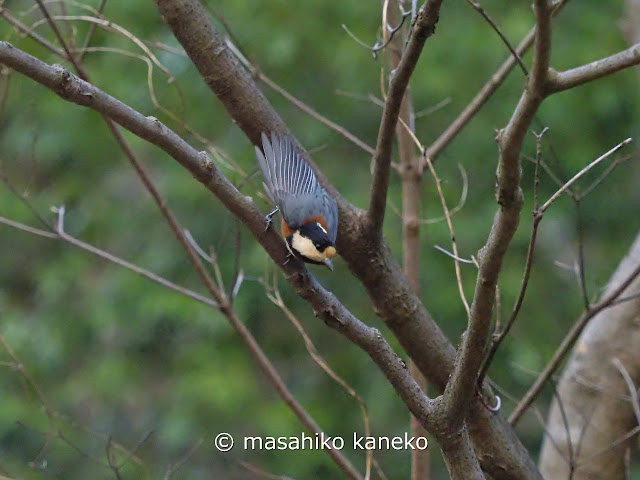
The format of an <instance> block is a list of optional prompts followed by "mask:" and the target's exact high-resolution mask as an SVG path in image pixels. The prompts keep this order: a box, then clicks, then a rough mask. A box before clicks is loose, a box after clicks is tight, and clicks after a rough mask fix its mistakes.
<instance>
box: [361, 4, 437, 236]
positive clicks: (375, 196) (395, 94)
mask: <svg viewBox="0 0 640 480" xmlns="http://www.w3.org/2000/svg"><path fill="white" fill-rule="evenodd" d="M441 4H442V0H427V2H426V3H425V4H424V5H423V6H422V8H420V11H419V13H418V16H417V18H416V20H415V22H414V24H413V29H412V31H411V36H410V37H409V41H408V43H407V46H406V47H405V50H404V52H403V53H402V58H401V59H400V61H399V62H398V66H397V68H396V69H395V71H394V72H393V73H392V78H391V82H390V83H389V91H388V93H387V101H386V102H385V106H384V110H383V112H382V119H381V120H380V129H379V131H378V142H377V145H376V153H375V155H374V156H373V160H374V168H373V182H372V184H371V200H370V202H369V211H368V212H367V221H368V226H367V227H368V229H370V231H371V233H372V234H373V235H375V236H377V237H380V238H381V237H382V223H383V221H384V214H385V211H386V208H387V190H388V188H389V176H390V173H391V150H392V144H393V138H394V133H395V128H396V124H397V123H398V115H399V114H400V106H401V105H402V98H403V97H404V92H405V91H406V89H407V87H408V85H409V79H410V78H411V75H412V74H413V70H414V69H415V67H416V64H417V63H418V59H419V58H420V54H421V53H422V49H423V47H424V44H425V42H426V40H427V38H429V37H430V36H431V35H433V33H434V32H435V28H436V23H438V16H439V14H440V5H441Z"/></svg>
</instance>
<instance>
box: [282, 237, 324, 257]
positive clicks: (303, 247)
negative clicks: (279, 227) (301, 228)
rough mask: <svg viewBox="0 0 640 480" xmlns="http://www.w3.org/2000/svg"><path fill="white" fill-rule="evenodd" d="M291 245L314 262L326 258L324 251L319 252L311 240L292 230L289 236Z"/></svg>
mask: <svg viewBox="0 0 640 480" xmlns="http://www.w3.org/2000/svg"><path fill="white" fill-rule="evenodd" d="M291 247H292V248H293V249H294V250H295V251H296V252H298V253H299V254H301V255H303V256H305V257H307V258H310V259H311V260H314V261H316V262H322V261H324V260H326V258H327V257H325V255H324V253H322V252H319V251H318V249H317V248H316V246H315V245H314V244H313V242H312V241H311V240H309V239H308V238H306V237H303V236H302V235H300V233H299V232H297V231H296V232H293V235H292V237H291Z"/></svg>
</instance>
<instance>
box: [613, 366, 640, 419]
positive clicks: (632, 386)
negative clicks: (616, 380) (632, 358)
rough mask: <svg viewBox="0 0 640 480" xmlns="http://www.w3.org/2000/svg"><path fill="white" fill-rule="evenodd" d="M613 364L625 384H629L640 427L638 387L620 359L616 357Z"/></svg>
mask: <svg viewBox="0 0 640 480" xmlns="http://www.w3.org/2000/svg"><path fill="white" fill-rule="evenodd" d="M611 363H613V365H614V366H615V367H616V368H617V369H618V371H619V372H620V375H621V376H622V378H623V380H624V383H626V384H627V390H629V397H630V399H631V406H632V407H633V413H634V414H635V416H636V422H638V425H640V400H638V387H636V385H635V384H634V383H633V378H631V375H629V371H628V370H627V369H626V368H625V366H624V365H623V363H622V362H621V361H620V359H618V357H614V358H613V359H612V360H611Z"/></svg>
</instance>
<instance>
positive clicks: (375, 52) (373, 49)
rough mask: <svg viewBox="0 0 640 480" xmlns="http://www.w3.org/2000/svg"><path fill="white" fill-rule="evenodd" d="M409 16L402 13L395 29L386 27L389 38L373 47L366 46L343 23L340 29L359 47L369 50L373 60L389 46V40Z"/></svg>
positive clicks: (407, 13)
mask: <svg viewBox="0 0 640 480" xmlns="http://www.w3.org/2000/svg"><path fill="white" fill-rule="evenodd" d="M409 16H411V12H403V13H402V19H401V20H400V23H399V24H398V25H397V26H396V27H391V26H390V25H387V27H386V28H387V30H388V32H389V37H388V38H387V39H386V40H383V41H381V42H380V41H378V42H376V43H375V45H368V44H366V43H365V42H363V41H362V40H360V39H359V38H358V37H357V36H356V35H355V34H354V33H352V32H351V30H349V29H348V28H347V26H346V25H345V24H344V23H343V24H342V29H343V30H344V31H345V32H347V34H348V35H349V36H350V37H351V38H352V39H353V40H354V41H355V42H356V43H357V44H358V45H360V46H362V47H364V48H366V49H367V50H371V53H373V58H378V52H380V50H383V49H384V48H385V47H386V46H387V45H389V43H391V40H393V36H394V35H395V34H396V33H397V32H398V31H399V30H400V29H401V28H402V25H404V21H405V20H406V19H407V17H409Z"/></svg>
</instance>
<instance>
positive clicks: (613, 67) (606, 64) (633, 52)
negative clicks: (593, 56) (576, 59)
mask: <svg viewBox="0 0 640 480" xmlns="http://www.w3.org/2000/svg"><path fill="white" fill-rule="evenodd" d="M639 64H640V44H637V45H634V46H633V47H630V48H628V49H626V50H623V51H622V52H619V53H616V54H615V55H611V56H610V57H606V58H602V59H600V60H596V61H595V62H591V63H588V64H586V65H583V66H581V67H577V68H574V69H571V70H567V71H564V72H555V71H554V72H551V75H550V78H549V81H548V85H547V89H548V92H547V93H548V94H551V93H556V92H562V91H564V90H569V89H570V88H573V87H577V86H579V85H583V84H585V83H588V82H592V81H593V80H597V79H599V78H603V77H606V76H607V75H611V74H613V73H616V72H619V71H620V70H624V69H625V68H629V67H633V66H634V65H639Z"/></svg>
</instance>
